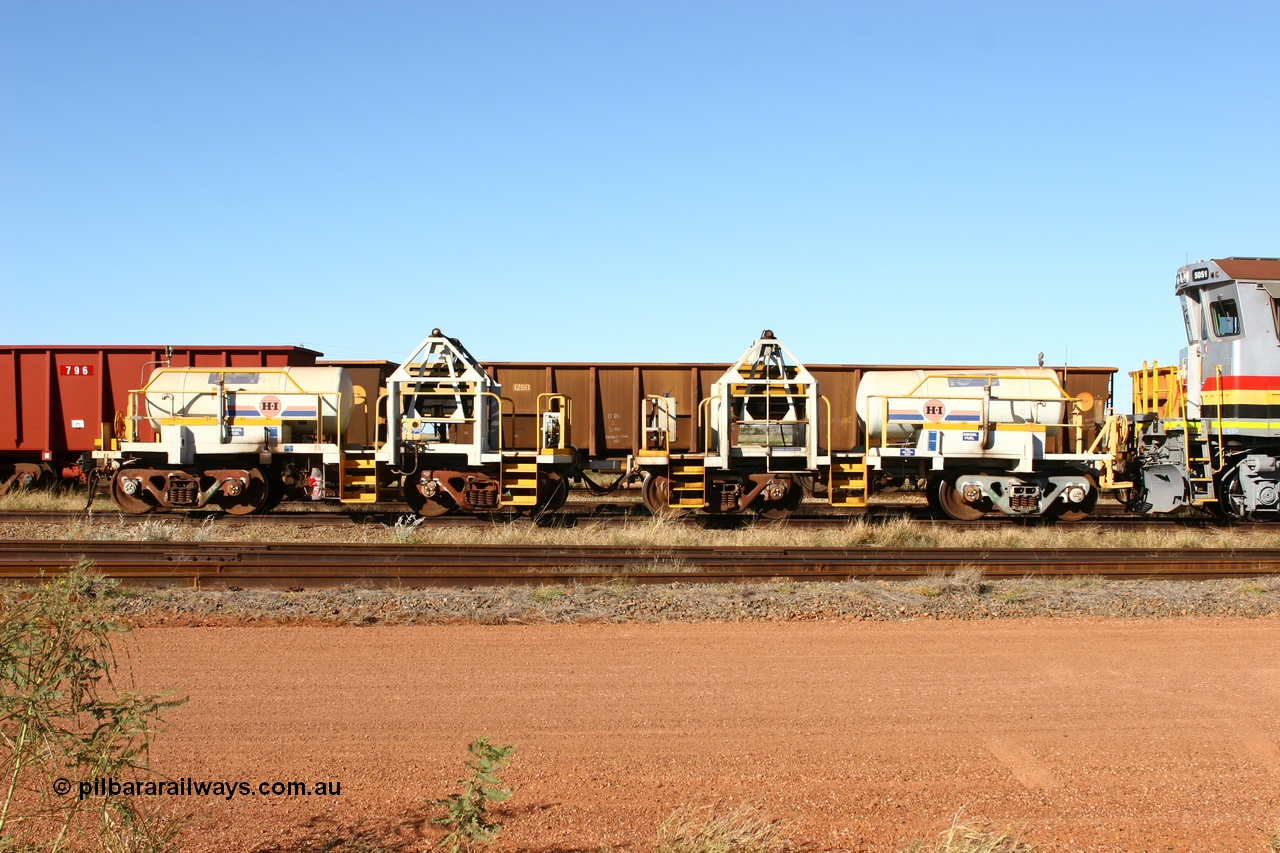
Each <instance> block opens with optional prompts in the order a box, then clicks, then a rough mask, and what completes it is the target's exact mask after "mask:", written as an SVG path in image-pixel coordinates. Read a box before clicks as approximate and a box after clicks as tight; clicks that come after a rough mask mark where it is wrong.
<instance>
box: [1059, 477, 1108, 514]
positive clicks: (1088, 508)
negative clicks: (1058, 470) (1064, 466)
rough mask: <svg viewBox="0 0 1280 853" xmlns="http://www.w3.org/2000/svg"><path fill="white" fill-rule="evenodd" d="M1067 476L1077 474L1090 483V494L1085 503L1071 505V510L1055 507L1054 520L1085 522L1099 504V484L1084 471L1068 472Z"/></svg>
mask: <svg viewBox="0 0 1280 853" xmlns="http://www.w3.org/2000/svg"><path fill="white" fill-rule="evenodd" d="M1064 473H1067V474H1077V475H1079V476H1082V477H1084V478H1085V479H1086V480H1088V481H1089V494H1088V495H1086V496H1085V499H1084V501H1082V502H1081V503H1079V504H1070V505H1068V506H1070V507H1071V508H1070V509H1066V508H1059V507H1057V506H1055V507H1054V508H1053V510H1052V515H1053V518H1054V519H1055V520H1057V521H1065V522H1070V523H1074V522H1077V521H1084V520H1085V519H1086V518H1088V517H1089V514H1090V513H1092V512H1093V508H1094V507H1095V506H1096V505H1097V503H1098V482H1097V481H1096V480H1094V479H1093V477H1092V476H1091V475H1089V474H1086V473H1085V472H1084V471H1066V472H1064Z"/></svg>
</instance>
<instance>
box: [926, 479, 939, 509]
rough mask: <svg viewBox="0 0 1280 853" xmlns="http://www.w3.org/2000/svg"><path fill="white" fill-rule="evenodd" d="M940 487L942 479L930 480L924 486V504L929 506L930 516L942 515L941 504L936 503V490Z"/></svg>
mask: <svg viewBox="0 0 1280 853" xmlns="http://www.w3.org/2000/svg"><path fill="white" fill-rule="evenodd" d="M941 486H942V478H940V477H939V478H937V479H930V480H929V481H928V482H927V483H925V485H924V499H925V503H927V504H928V505H929V514H930V515H942V514H943V512H942V504H941V503H939V501H938V490H939V489H940V488H941Z"/></svg>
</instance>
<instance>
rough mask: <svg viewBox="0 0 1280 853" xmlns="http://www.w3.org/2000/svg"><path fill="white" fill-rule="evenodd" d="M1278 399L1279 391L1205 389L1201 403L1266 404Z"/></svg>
mask: <svg viewBox="0 0 1280 853" xmlns="http://www.w3.org/2000/svg"><path fill="white" fill-rule="evenodd" d="M1273 399H1274V400H1280V391H1230V390H1228V391H1205V392H1204V393H1203V394H1201V395H1200V401H1201V403H1204V404H1208V405H1219V404H1221V405H1224V406H1267V405H1270V404H1271V402H1272V400H1273Z"/></svg>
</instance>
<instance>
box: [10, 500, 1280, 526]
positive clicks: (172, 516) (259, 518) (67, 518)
mask: <svg viewBox="0 0 1280 853" xmlns="http://www.w3.org/2000/svg"><path fill="white" fill-rule="evenodd" d="M406 516H410V517H412V518H414V519H415V520H418V519H419V517H417V516H412V514H411V513H410V512H409V511H408V509H407V508H404V507H390V508H378V509H359V510H350V511H328V512H311V511H300V510H292V511H290V510H283V511H277V512H270V513H264V514H261V515H227V514H225V513H221V512H192V513H162V514H153V515H124V514H122V513H118V512H116V511H115V510H111V511H101V510H99V511H96V512H94V513H92V514H90V513H85V512H81V511H66V510H62V511H55V510H48V511H45V510H4V511H0V523H5V522H8V523H16V524H60V523H66V522H71V521H88V520H90V519H103V518H109V519H111V523H113V524H114V523H117V522H121V523H125V524H141V523H146V522H151V523H155V522H156V521H157V520H163V521H165V522H172V523H174V524H190V525H199V524H204V523H206V522H209V521H210V520H212V521H214V522H216V523H217V524H219V525H227V526H253V525H257V526H261V525H266V524H272V525H281V526H299V527H308V526H309V527H340V526H350V525H358V524H383V525H393V524H395V523H396V521H397V520H399V519H401V518H404V517H406ZM649 518H651V516H650V515H649V513H648V511H647V510H645V509H644V508H643V506H642V505H639V504H637V505H628V504H620V505H614V504H605V505H592V506H586V507H583V508H581V509H572V508H571V509H569V510H566V511H562V512H557V513H554V514H551V515H547V516H543V517H542V518H539V519H530V518H525V517H519V516H510V515H492V516H473V515H446V516H439V517H435V518H420V520H419V521H418V523H420V524H422V525H424V526H427V527H475V528H481V527H492V526H493V525H495V524H515V525H520V524H524V525H530V526H542V527H577V526H580V525H583V524H591V525H593V526H597V527H603V528H612V527H624V526H627V525H635V524H637V523H643V522H645V521H646V520H648V519H649ZM858 518H861V519H864V520H865V521H868V522H872V523H875V522H886V521H892V520H895V519H904V518H905V519H911V520H914V521H918V522H921V523H925V524H935V523H936V524H938V525H940V526H943V527H945V528H946V529H949V530H957V531H958V530H986V529H997V528H1001V527H1010V526H1015V525H1042V524H1049V523H1052V522H1048V521H1045V520H1043V519H1027V520H1021V519H1015V518H1008V517H1004V516H993V517H989V518H984V519H981V520H979V521H971V522H957V521H951V520H949V519H940V518H936V517H933V516H931V515H930V514H929V512H928V511H927V510H926V509H924V508H922V507H917V506H913V505H902V506H899V505H885V506H878V507H873V508H872V510H871V511H869V512H867V513H865V514H864V515H861V516H849V515H847V514H838V515H837V514H832V513H822V512H819V511H814V512H807V513H804V514H798V515H793V516H791V517H790V518H788V519H786V520H785V521H771V520H768V519H761V518H756V517H755V516H748V515H731V516H705V515H688V516H684V517H680V518H677V519H673V520H677V521H680V522H681V523H685V524H690V525H701V526H704V527H714V528H717V529H734V528H746V527H751V526H754V525H770V526H787V527H797V528H805V529H835V528H840V527H844V526H847V525H849V524H851V523H853V522H854V521H856V520H857V519H858ZM1080 524H1083V525H1088V526H1091V527H1095V528H1099V529H1107V530H1115V529H1122V530H1141V529H1149V528H1167V527H1170V526H1175V527H1177V526H1181V527H1196V528H1207V527H1230V528H1232V529H1234V530H1254V529H1260V530H1273V529H1276V526H1275V525H1274V524H1265V523H1262V524H1253V523H1248V522H1238V521H1230V520H1227V519H1221V518H1217V517H1212V516H1207V515H1185V516H1157V517H1148V516H1126V515H1113V514H1100V515H1098V516H1097V517H1092V518H1089V519H1088V520H1086V521H1085V522H1081V523H1080ZM1064 526H1065V525H1064Z"/></svg>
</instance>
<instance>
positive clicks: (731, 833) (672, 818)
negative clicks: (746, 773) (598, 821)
mask: <svg viewBox="0 0 1280 853" xmlns="http://www.w3.org/2000/svg"><path fill="white" fill-rule="evenodd" d="M786 847H787V837H786V834H785V832H784V831H783V830H782V828H781V827H780V826H779V825H778V823H777V821H773V820H770V819H769V818H767V817H766V816H765V815H763V814H762V813H761V811H760V809H758V808H757V807H755V806H749V805H748V806H738V807H736V808H733V809H730V810H728V811H721V810H720V809H719V808H718V807H716V806H684V807H682V808H679V809H677V810H676V811H674V812H672V813H671V814H670V815H668V816H667V819H666V820H664V821H663V822H662V826H661V827H659V829H658V839H657V843H656V844H655V845H654V848H653V849H654V851H655V853H779V851H782V850H785V849H786Z"/></svg>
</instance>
